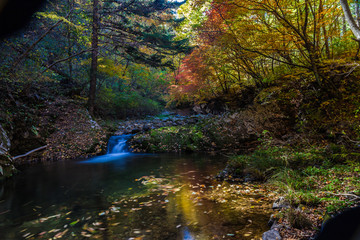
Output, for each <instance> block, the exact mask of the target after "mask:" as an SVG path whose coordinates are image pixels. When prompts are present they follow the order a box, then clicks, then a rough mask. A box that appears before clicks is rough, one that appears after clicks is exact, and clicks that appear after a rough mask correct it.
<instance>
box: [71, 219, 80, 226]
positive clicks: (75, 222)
mask: <svg viewBox="0 0 360 240" xmlns="http://www.w3.org/2000/svg"><path fill="white" fill-rule="evenodd" d="M78 222H80V220H79V219H78V220H76V221H73V222H71V223H70V224H69V225H70V226H74V225H76V224H77V223H78Z"/></svg>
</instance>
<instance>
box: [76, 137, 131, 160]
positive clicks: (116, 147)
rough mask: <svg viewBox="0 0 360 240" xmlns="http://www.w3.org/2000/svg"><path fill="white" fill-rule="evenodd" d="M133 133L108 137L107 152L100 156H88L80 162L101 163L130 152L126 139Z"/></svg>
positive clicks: (117, 158) (116, 158) (119, 157)
mask: <svg viewBox="0 0 360 240" xmlns="http://www.w3.org/2000/svg"><path fill="white" fill-rule="evenodd" d="M132 136H133V135H131V134H129V135H120V136H112V137H110V139H109V143H108V147H107V153H106V154H105V155H102V156H97V157H93V158H90V159H89V160H85V161H81V163H103V162H111V161H116V160H119V159H121V158H123V157H124V156H127V155H129V154H131V152H130V151H129V148H128V145H127V141H128V140H129V139H130V138H131V137H132Z"/></svg>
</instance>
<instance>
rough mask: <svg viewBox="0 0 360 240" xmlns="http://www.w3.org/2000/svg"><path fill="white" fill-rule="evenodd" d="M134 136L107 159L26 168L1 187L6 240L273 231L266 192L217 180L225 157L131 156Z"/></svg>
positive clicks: (115, 142)
mask: <svg viewBox="0 0 360 240" xmlns="http://www.w3.org/2000/svg"><path fill="white" fill-rule="evenodd" d="M130 137H131V135H122V136H113V137H111V138H110V140H109V144H108V152H107V154H106V155H103V156H98V157H94V158H91V159H87V160H73V161H60V162H53V163H43V164H38V165H34V166H31V167H27V168H26V169H20V170H21V173H20V174H18V175H17V176H15V177H14V178H13V179H11V180H9V181H6V182H5V183H3V184H2V185H1V186H0V239H50V238H51V239H88V238H90V239H111V240H112V239H133V240H141V239H144V240H145V239H151V240H157V239H159V240H164V239H174V240H185V239H186V240H191V239H196V240H198V239H199V240H208V239H260V238H261V234H262V233H263V232H265V231H267V230H268V228H267V221H268V219H269V216H270V209H269V208H270V204H269V203H268V202H266V200H263V197H264V196H263V195H262V193H261V192H258V193H252V192H250V190H249V188H248V187H247V186H240V187H239V185H236V187H235V185H231V184H228V183H222V182H216V181H215V180H214V179H213V177H212V176H213V175H215V174H216V173H217V172H218V171H219V170H221V169H222V168H224V166H225V164H226V158H225V157H222V156H216V155H209V154H135V153H130V152H129V151H128V149H127V146H126V141H127V140H128V139H129V138H130ZM217 189H229V191H230V190H231V189H233V190H232V195H231V197H230V198H229V197H225V196H224V197H222V195H216V194H215V193H217ZM247 193H249V194H247ZM214 194H215V195H214ZM235 199H236V200H235ZM239 201H240V202H239Z"/></svg>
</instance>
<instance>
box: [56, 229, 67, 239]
mask: <svg viewBox="0 0 360 240" xmlns="http://www.w3.org/2000/svg"><path fill="white" fill-rule="evenodd" d="M67 231H69V229H66V230H65V231H63V232H59V233H58V234H56V235H55V236H54V239H58V238H62V237H63V236H64V235H65V233H67Z"/></svg>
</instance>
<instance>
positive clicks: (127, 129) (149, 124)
mask: <svg viewBox="0 0 360 240" xmlns="http://www.w3.org/2000/svg"><path fill="white" fill-rule="evenodd" d="M204 117H205V116H203V115H193V116H190V117H184V116H180V115H171V114H168V115H167V116H166V117H162V118H160V117H156V118H153V119H143V120H128V121H123V122H120V124H119V128H118V130H117V131H116V132H115V135H122V134H135V133H141V132H147V131H150V130H151V129H157V128H161V127H171V126H182V125H187V124H195V123H197V122H198V121H199V120H200V119H203V118H204Z"/></svg>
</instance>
